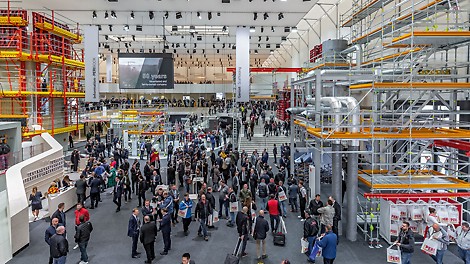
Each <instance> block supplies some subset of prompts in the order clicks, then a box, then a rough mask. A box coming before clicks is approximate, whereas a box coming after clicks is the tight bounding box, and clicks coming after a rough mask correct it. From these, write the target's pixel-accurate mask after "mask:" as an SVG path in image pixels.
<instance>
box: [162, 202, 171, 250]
mask: <svg viewBox="0 0 470 264" xmlns="http://www.w3.org/2000/svg"><path fill="white" fill-rule="evenodd" d="M162 214H163V218H162V219H161V220H160V221H161V223H160V230H161V231H162V236H163V245H164V248H163V251H162V252H160V255H168V251H169V250H170V249H171V237H170V235H171V215H170V213H168V209H166V208H163V209H162Z"/></svg>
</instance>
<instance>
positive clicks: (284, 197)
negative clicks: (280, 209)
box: [278, 191, 287, 202]
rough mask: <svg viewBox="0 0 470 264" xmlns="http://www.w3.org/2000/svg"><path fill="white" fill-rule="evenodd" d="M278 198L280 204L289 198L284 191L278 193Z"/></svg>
mask: <svg viewBox="0 0 470 264" xmlns="http://www.w3.org/2000/svg"><path fill="white" fill-rule="evenodd" d="M278 197H279V202H282V201H285V200H287V196H286V193H285V192H284V191H280V192H279V193H278Z"/></svg>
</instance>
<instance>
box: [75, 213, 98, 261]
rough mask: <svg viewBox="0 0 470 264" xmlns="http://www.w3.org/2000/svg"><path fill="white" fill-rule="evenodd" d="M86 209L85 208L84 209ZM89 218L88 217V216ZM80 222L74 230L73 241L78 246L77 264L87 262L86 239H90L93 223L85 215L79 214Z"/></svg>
mask: <svg viewBox="0 0 470 264" xmlns="http://www.w3.org/2000/svg"><path fill="white" fill-rule="evenodd" d="M85 210H86V209H85ZM88 219H89V217H88ZM79 221H80V224H79V225H78V226H77V231H76V232H75V237H74V238H75V242H76V243H77V244H78V247H79V248H80V263H79V264H88V254H87V251H86V249H87V247H88V241H89V240H90V235H91V232H92V231H93V225H92V224H91V222H90V221H88V220H87V219H86V217H85V215H80V216H79Z"/></svg>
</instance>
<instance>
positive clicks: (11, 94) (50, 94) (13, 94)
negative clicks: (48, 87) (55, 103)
mask: <svg viewBox="0 0 470 264" xmlns="http://www.w3.org/2000/svg"><path fill="white" fill-rule="evenodd" d="M29 95H37V96H39V97H52V98H62V97H67V98H85V93H82V92H62V91H51V92H38V91H10V90H8V91H0V98H2V97H24V96H29Z"/></svg>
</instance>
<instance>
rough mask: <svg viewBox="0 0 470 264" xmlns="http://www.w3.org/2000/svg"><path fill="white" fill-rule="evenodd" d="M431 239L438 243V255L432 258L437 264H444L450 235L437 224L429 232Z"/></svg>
mask: <svg viewBox="0 0 470 264" xmlns="http://www.w3.org/2000/svg"><path fill="white" fill-rule="evenodd" d="M429 237H430V238H431V239H434V240H437V241H438V245H437V252H436V255H431V258H432V259H433V260H434V261H435V262H436V264H442V263H443V262H442V261H443V259H444V254H445V253H446V251H447V246H448V245H449V235H448V234H447V232H446V231H445V230H444V228H442V227H441V226H440V225H439V224H437V223H435V224H433V225H432V229H430V230H429Z"/></svg>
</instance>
